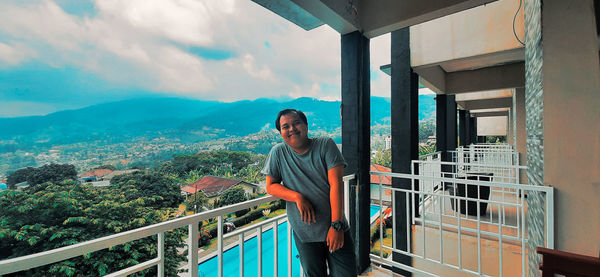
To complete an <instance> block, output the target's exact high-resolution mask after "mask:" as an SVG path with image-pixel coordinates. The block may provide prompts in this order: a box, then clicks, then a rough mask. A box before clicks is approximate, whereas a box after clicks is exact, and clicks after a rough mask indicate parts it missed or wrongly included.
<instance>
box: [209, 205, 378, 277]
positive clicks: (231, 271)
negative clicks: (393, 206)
mask: <svg viewBox="0 0 600 277" xmlns="http://www.w3.org/2000/svg"><path fill="white" fill-rule="evenodd" d="M370 212H371V217H373V216H374V215H375V214H377V213H378V212H379V206H377V205H371V211H370ZM287 228H288V224H287V222H284V223H280V224H279V227H278V228H277V234H278V237H277V241H278V244H279V248H278V253H277V259H278V261H279V265H278V268H277V273H278V276H287V271H288V264H287ZM262 247H263V249H262V254H263V257H262V264H263V265H262V271H263V276H265V277H271V276H273V229H270V230H267V231H265V232H263V235H262ZM297 255H298V250H297V249H296V244H295V243H294V242H293V241H292V276H300V260H299V259H298V258H296V256H297ZM239 256H240V249H239V248H238V246H235V247H232V248H231V249H229V250H227V251H225V252H224V253H223V261H224V262H223V276H239V273H240V257H239ZM257 257H258V250H257V239H256V237H254V238H251V239H249V240H247V241H246V243H244V276H248V277H254V276H257V275H258V259H257ZM217 270H218V268H217V257H216V256H215V257H213V258H211V259H208V260H206V261H204V262H203V263H201V264H199V265H198V276H200V277H210V276H218V272H217Z"/></svg>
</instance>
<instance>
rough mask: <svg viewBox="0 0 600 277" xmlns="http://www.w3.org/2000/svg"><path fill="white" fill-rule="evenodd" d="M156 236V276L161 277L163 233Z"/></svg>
mask: <svg viewBox="0 0 600 277" xmlns="http://www.w3.org/2000/svg"><path fill="white" fill-rule="evenodd" d="M157 235H158V236H157V238H156V239H157V240H158V245H157V246H156V250H157V254H158V255H157V256H158V257H157V258H158V259H159V262H158V266H157V268H156V275H157V276H158V277H163V276H165V233H158V234H157Z"/></svg>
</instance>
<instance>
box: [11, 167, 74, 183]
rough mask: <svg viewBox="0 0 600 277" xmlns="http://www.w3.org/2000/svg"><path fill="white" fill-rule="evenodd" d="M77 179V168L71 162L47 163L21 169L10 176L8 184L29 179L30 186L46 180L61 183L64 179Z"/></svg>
mask: <svg viewBox="0 0 600 277" xmlns="http://www.w3.org/2000/svg"><path fill="white" fill-rule="evenodd" d="M69 179H71V180H77V170H75V166H74V165H71V164H47V165H44V166H41V167H38V168H33V167H27V168H22V169H19V170H17V171H15V172H13V173H12V174H10V175H9V176H8V179H7V180H6V182H7V183H8V184H7V185H9V186H11V187H14V185H15V184H18V183H21V182H24V181H27V182H28V183H29V185H30V186H32V187H33V186H35V185H38V184H41V183H45V182H53V183H56V184H58V183H60V182H62V181H64V180H69Z"/></svg>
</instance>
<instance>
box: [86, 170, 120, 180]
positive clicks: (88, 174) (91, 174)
mask: <svg viewBox="0 0 600 277" xmlns="http://www.w3.org/2000/svg"><path fill="white" fill-rule="evenodd" d="M110 173H112V170H110V169H93V170H90V171H88V172H86V173H83V174H82V175H81V177H82V178H84V177H102V176H104V175H106V174H110Z"/></svg>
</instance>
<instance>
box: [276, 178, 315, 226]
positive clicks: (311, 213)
mask: <svg viewBox="0 0 600 277" xmlns="http://www.w3.org/2000/svg"><path fill="white" fill-rule="evenodd" d="M279 182H280V181H277V180H275V179H274V178H273V177H271V176H269V175H267V185H266V188H267V193H268V194H270V195H273V196H275V197H278V198H281V199H283V200H286V201H290V202H295V203H296V206H298V210H299V211H300V216H301V218H302V221H304V223H306V224H311V223H313V222H317V217H316V216H315V210H314V208H313V206H312V204H311V203H310V201H308V199H306V198H305V197H304V196H303V195H302V194H300V193H299V192H296V191H293V190H291V189H288V188H286V187H284V186H283V185H282V184H280V183H279Z"/></svg>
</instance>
